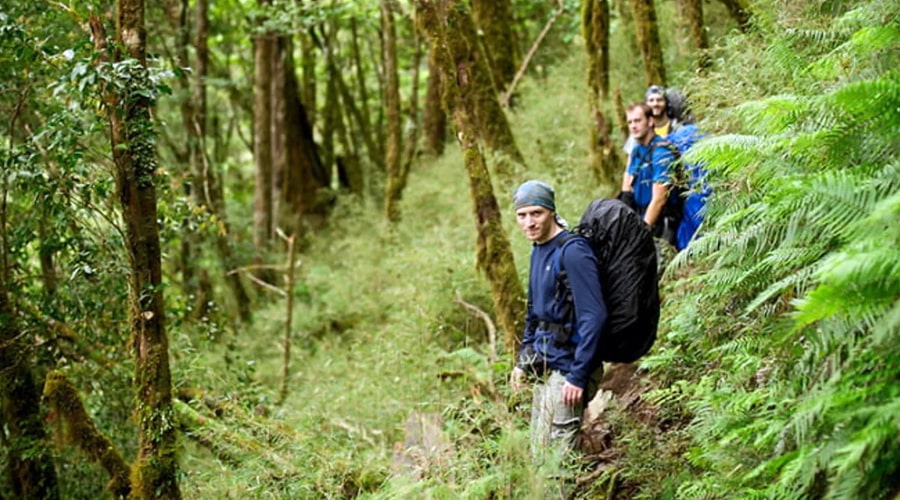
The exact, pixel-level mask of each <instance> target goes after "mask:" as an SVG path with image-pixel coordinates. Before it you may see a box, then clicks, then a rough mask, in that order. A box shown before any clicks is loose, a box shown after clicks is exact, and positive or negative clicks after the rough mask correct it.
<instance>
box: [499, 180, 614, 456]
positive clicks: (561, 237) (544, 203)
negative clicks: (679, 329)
mask: <svg viewBox="0 0 900 500" xmlns="http://www.w3.org/2000/svg"><path fill="white" fill-rule="evenodd" d="M513 203H514V205H515V209H516V218H517V220H518V223H519V227H521V228H522V231H523V232H524V233H525V236H526V237H527V238H528V239H529V240H531V241H532V242H534V246H533V248H532V252H531V270H530V273H529V281H528V313H527V317H526V324H527V326H526V329H525V335H524V338H523V340H522V345H521V349H520V351H519V361H518V363H517V365H516V367H515V368H514V369H513V372H512V375H511V377H510V382H511V386H512V388H513V390H519V389H521V388H522V387H524V384H525V381H526V379H527V376H528V374H529V373H531V374H532V375H535V376H536V377H537V379H536V382H535V387H534V396H533V401H532V408H531V433H532V451H533V453H534V454H535V455H536V456H537V455H538V454H539V453H541V452H542V451H543V450H544V449H547V446H548V445H551V444H552V445H554V448H555V449H561V450H568V449H570V448H571V447H572V445H573V444H574V438H575V436H576V434H577V432H578V430H579V428H580V426H581V418H582V413H583V411H584V405H585V404H586V403H587V401H589V400H590V398H591V397H592V396H593V393H594V391H595V390H596V380H597V378H598V375H599V374H600V373H602V363H600V361H599V360H598V359H599V357H598V356H596V351H597V345H598V342H599V339H600V336H601V335H602V334H603V327H604V324H605V322H606V316H607V314H606V306H605V302H604V300H603V292H602V290H601V285H600V279H599V277H598V272H597V259H596V257H595V256H594V253H593V251H592V250H591V247H590V246H589V244H588V242H587V241H586V240H585V239H584V238H582V237H577V236H574V235H572V233H570V232H569V231H567V230H566V229H565V221H563V220H562V218H560V217H559V215H557V214H556V205H555V201H554V192H553V188H551V187H550V186H549V185H547V184H545V183H543V182H540V181H528V182H526V183H524V184H522V185H521V186H520V187H519V188H518V189H517V190H516V193H515V196H514V198H513ZM560 273H564V275H565V276H566V277H567V279H568V283H569V286H568V289H569V290H571V295H570V296H569V297H568V299H567V294H566V293H561V291H560V289H559V288H558V286H559V285H558V280H557V278H558V276H560ZM565 288H566V287H562V290H565Z"/></svg>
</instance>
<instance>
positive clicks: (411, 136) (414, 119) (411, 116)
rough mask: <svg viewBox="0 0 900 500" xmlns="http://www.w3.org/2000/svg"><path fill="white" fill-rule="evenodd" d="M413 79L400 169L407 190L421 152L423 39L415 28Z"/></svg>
mask: <svg viewBox="0 0 900 500" xmlns="http://www.w3.org/2000/svg"><path fill="white" fill-rule="evenodd" d="M413 44H414V45H415V48H414V49H413V56H412V78H411V79H410V80H411V82H410V90H409V101H407V107H406V123H407V126H406V128H407V130H408V132H407V135H406V140H405V141H404V143H403V163H402V165H401V167H400V185H401V188H402V189H406V183H407V181H408V180H409V171H410V170H412V164H413V161H414V160H415V158H416V155H417V153H418V151H419V130H420V129H421V126H420V123H419V80H420V77H419V75H420V71H419V66H420V65H421V64H422V37H421V36H420V30H418V29H416V27H415V26H413Z"/></svg>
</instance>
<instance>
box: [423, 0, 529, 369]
mask: <svg viewBox="0 0 900 500" xmlns="http://www.w3.org/2000/svg"><path fill="white" fill-rule="evenodd" d="M416 5H417V8H418V9H419V11H420V15H421V16H422V20H423V27H424V28H425V30H426V31H427V33H428V36H429V39H430V41H431V47H433V48H435V50H436V54H437V57H438V59H437V61H438V65H439V66H440V68H441V71H443V72H444V73H445V81H446V82H447V84H448V85H447V89H446V94H445V95H446V96H447V101H446V104H447V109H448V110H451V112H452V116H453V122H454V124H455V126H456V129H457V130H456V131H457V134H456V135H457V138H458V139H459V141H460V146H461V148H462V150H463V158H464V160H465V165H466V173H467V174H468V178H469V186H470V191H471V196H472V204H473V208H474V215H475V222H476V228H477V231H478V238H477V250H476V256H477V263H478V267H479V268H480V269H481V270H482V271H483V272H484V273H485V275H486V276H487V278H488V282H489V283H490V286H491V292H492V296H493V299H494V307H495V309H496V311H495V313H496V315H497V317H498V323H499V324H500V328H501V329H502V330H503V334H504V344H505V346H506V349H507V352H509V353H515V352H517V351H518V345H519V342H520V341H521V339H520V337H519V335H520V334H521V332H522V331H523V323H524V318H525V294H524V291H523V289H522V284H521V282H520V281H519V277H518V274H517V273H516V268H515V259H514V258H513V254H512V247H511V246H510V244H509V240H508V238H507V236H506V232H505V230H504V229H503V224H502V220H501V216H500V208H499V205H498V204H497V199H496V197H495V196H494V191H493V185H492V183H491V177H490V173H489V172H488V169H487V166H486V165H485V161H484V156H483V155H482V154H481V150H480V148H479V147H478V143H477V138H478V134H477V133H475V129H477V127H478V126H479V125H478V118H477V116H476V110H477V109H478V102H477V99H478V96H479V94H478V93H477V92H473V91H472V89H471V88H469V87H471V86H473V85H477V84H478V82H479V80H475V79H472V78H470V77H469V75H471V74H472V73H473V71H477V70H473V69H472V68H471V67H470V66H471V65H472V64H479V63H478V62H477V61H473V60H472V59H469V58H467V57H466V56H467V53H466V52H467V51H468V48H467V47H466V44H467V42H468V41H469V40H467V39H465V38H464V35H465V33H466V31H465V30H460V29H459V27H460V23H459V21H460V20H459V18H458V13H459V10H458V4H456V2H455V1H453V0H418V1H417V3H416ZM448 26H452V27H453V28H452V29H448V28H447V27H448Z"/></svg>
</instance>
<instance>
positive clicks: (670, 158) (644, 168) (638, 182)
mask: <svg viewBox="0 0 900 500" xmlns="http://www.w3.org/2000/svg"><path fill="white" fill-rule="evenodd" d="M661 140H663V139H662V138H661V137H660V136H658V135H657V136H653V139H651V140H650V144H647V145H646V146H645V145H643V144H635V146H634V149H633V150H632V151H631V157H630V160H631V161H630V162H629V163H628V170H627V172H628V173H629V174H630V175H633V176H634V202H635V203H636V204H637V206H638V213H640V214H641V215H644V212H646V211H647V205H649V204H650V200H651V199H653V183H655V182H661V183H663V184H671V183H672V173H671V167H670V165H671V164H672V162H674V161H675V155H674V154H672V152H671V151H669V150H668V149H667V148H665V147H656V146H655V143H656V142H658V141H661Z"/></svg>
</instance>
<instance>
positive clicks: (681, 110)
mask: <svg viewBox="0 0 900 500" xmlns="http://www.w3.org/2000/svg"><path fill="white" fill-rule="evenodd" d="M665 98H666V114H667V115H668V116H669V118H672V119H674V120H676V121H677V122H678V123H680V124H682V125H683V124H691V123H694V115H693V114H691V103H690V101H688V99H687V97H685V95H684V94H683V93H682V92H681V91H680V90H678V89H673V88H667V89H666V93H665Z"/></svg>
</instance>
